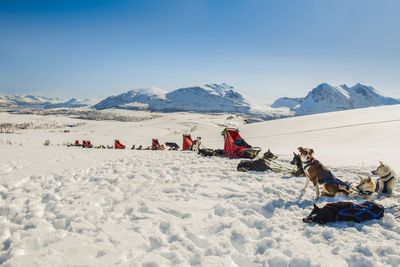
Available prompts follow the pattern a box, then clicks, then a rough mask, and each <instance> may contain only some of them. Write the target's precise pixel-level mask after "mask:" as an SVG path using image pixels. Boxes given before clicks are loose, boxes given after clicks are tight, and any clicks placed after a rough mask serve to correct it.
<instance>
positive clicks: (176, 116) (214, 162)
mask: <svg viewBox="0 0 400 267" xmlns="http://www.w3.org/2000/svg"><path fill="white" fill-rule="evenodd" d="M115 112H117V111H115ZM121 112H123V114H127V113H133V114H135V113H136V112H137V111H128V110H125V111H121ZM140 116H143V114H142V113H140ZM29 122H30V123H32V124H33V125H37V126H38V127H37V128H36V129H35V128H29V129H26V130H23V129H16V130H15V133H14V134H0V151H1V152H2V153H0V196H1V198H0V214H1V217H0V242H1V244H2V250H1V251H0V263H2V264H3V265H8V266H77V265H79V266H82V265H85V266H114V265H121V266H190V265H192V266H196V265H200V266H398V265H399V264H400V256H399V254H400V223H399V221H398V220H397V219H395V216H397V215H398V213H395V211H394V210H393V211H392V210H389V211H388V212H387V213H386V214H385V217H384V218H383V219H381V220H374V221H368V222H365V223H361V224H355V223H352V222H341V223H333V224H328V225H325V226H320V225H315V224H304V223H302V221H301V219H302V218H303V217H305V216H306V215H308V214H309V213H310V212H311V207H312V204H313V203H314V202H313V197H314V192H313V190H311V189H309V190H308V191H307V192H306V193H305V194H301V193H300V189H301V188H302V187H303V186H304V182H305V178H295V177H291V176H288V175H282V174H277V173H272V172H264V173H253V172H250V173H240V172H237V171H236V166H237V163H238V162H239V160H228V159H226V158H204V157H200V156H198V155H196V154H195V153H192V152H182V151H137V150H134V151H132V150H107V149H104V150H102V149H99V150H97V149H82V148H75V147H69V148H68V147H65V146H58V144H62V143H65V142H67V141H73V140H75V139H77V138H79V139H90V140H91V141H92V143H94V145H98V144H105V145H107V144H112V143H113V140H114V139H119V140H120V141H121V142H122V143H124V144H125V145H127V148H129V147H130V146H131V145H132V144H136V145H139V144H142V145H145V146H147V145H150V143H151V138H152V137H158V139H159V140H160V142H161V143H164V142H166V141H173V142H177V143H178V144H181V143H182V133H192V136H193V137H196V136H197V135H201V136H202V140H203V144H204V145H205V146H207V147H214V148H221V147H222V146H223V139H222V136H221V135H220V132H221V131H222V129H223V127H225V126H231V127H239V128H240V130H241V134H242V136H243V137H244V138H245V139H246V140H247V141H248V142H249V143H250V144H252V145H254V146H260V147H262V148H263V150H265V149H267V148H271V150H272V151H273V152H274V153H276V154H278V155H279V160H280V162H281V163H282V164H283V165H284V166H288V167H289V164H288V162H289V160H290V159H291V158H292V152H293V151H295V150H296V148H297V147H298V146H300V145H302V146H306V147H312V148H314V150H315V151H316V157H317V158H318V159H319V160H320V161H321V162H323V163H324V164H325V165H327V166H328V167H329V168H330V169H331V170H332V172H333V173H334V174H335V175H336V176H337V177H339V178H342V179H346V180H349V181H351V182H356V181H357V179H356V175H358V174H361V175H367V174H369V173H370V170H372V169H373V168H374V167H376V166H377V164H378V160H383V161H384V162H387V163H388V164H389V165H391V166H392V167H394V168H395V169H396V170H397V171H398V172H399V169H400V162H398V151H399V150H400V144H399V142H398V132H399V131H400V105H396V106H385V107H375V108H367V109H359V110H351V111H341V112H333V113H325V114H318V115H310V116H301V117H294V118H288V119H281V120H274V121H268V122H261V123H253V124H243V120H242V119H241V118H240V117H236V116H233V117H230V116H228V115H209V114H196V113H168V114H163V115H162V116H160V117H156V118H154V119H149V120H144V121H138V122H110V121H85V120H78V119H72V118H67V117H63V116H37V115H13V114H8V113H0V123H14V124H18V123H29ZM68 125H69V126H68ZM70 126H72V127H70ZM65 129H67V130H70V132H67V133H65V132H64V130H65ZM46 139H48V140H50V141H51V145H50V146H43V143H44V141H45V140H46ZM10 143H11V145H10ZM398 189H399V187H397V191H396V195H397V196H398V192H399V191H398ZM340 200H345V198H344V197H335V198H327V197H321V198H320V199H319V200H318V201H316V204H318V205H323V204H325V203H327V202H332V201H340ZM351 200H353V201H357V202H358V201H362V200H359V199H351ZM377 201H378V202H379V203H381V204H383V205H385V206H386V207H388V206H391V205H394V204H398V197H397V198H380V199H378V200H377Z"/></svg>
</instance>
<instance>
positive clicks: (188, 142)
mask: <svg viewBox="0 0 400 267" xmlns="http://www.w3.org/2000/svg"><path fill="white" fill-rule="evenodd" d="M192 146H193V140H192V137H191V136H190V134H184V135H183V145H182V150H191V149H192Z"/></svg>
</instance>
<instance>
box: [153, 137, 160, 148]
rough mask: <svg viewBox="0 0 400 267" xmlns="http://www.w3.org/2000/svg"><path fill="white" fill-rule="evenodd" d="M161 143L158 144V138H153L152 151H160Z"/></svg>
mask: <svg viewBox="0 0 400 267" xmlns="http://www.w3.org/2000/svg"><path fill="white" fill-rule="evenodd" d="M160 147H161V146H160V143H159V142H158V139H156V138H153V139H152V140H151V150H158V149H160Z"/></svg>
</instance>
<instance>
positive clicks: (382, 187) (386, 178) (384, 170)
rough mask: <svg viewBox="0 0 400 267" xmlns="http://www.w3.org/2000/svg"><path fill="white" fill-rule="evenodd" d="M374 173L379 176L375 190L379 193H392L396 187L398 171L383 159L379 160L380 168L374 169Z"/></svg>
mask: <svg viewBox="0 0 400 267" xmlns="http://www.w3.org/2000/svg"><path fill="white" fill-rule="evenodd" d="M372 174H373V175H377V176H379V178H378V179H377V180H376V188H375V192H377V193H378V194H388V195H392V194H393V191H394V190H395V189H396V185H397V182H398V176H397V175H396V172H395V171H394V170H393V169H392V168H390V167H389V166H388V165H386V164H384V163H383V162H382V161H380V162H379V166H378V168H376V170H374V171H372Z"/></svg>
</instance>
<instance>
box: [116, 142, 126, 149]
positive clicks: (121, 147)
mask: <svg viewBox="0 0 400 267" xmlns="http://www.w3.org/2000/svg"><path fill="white" fill-rule="evenodd" d="M114 148H115V149H125V146H124V145H123V144H121V142H120V141H119V140H115V144H114Z"/></svg>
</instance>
